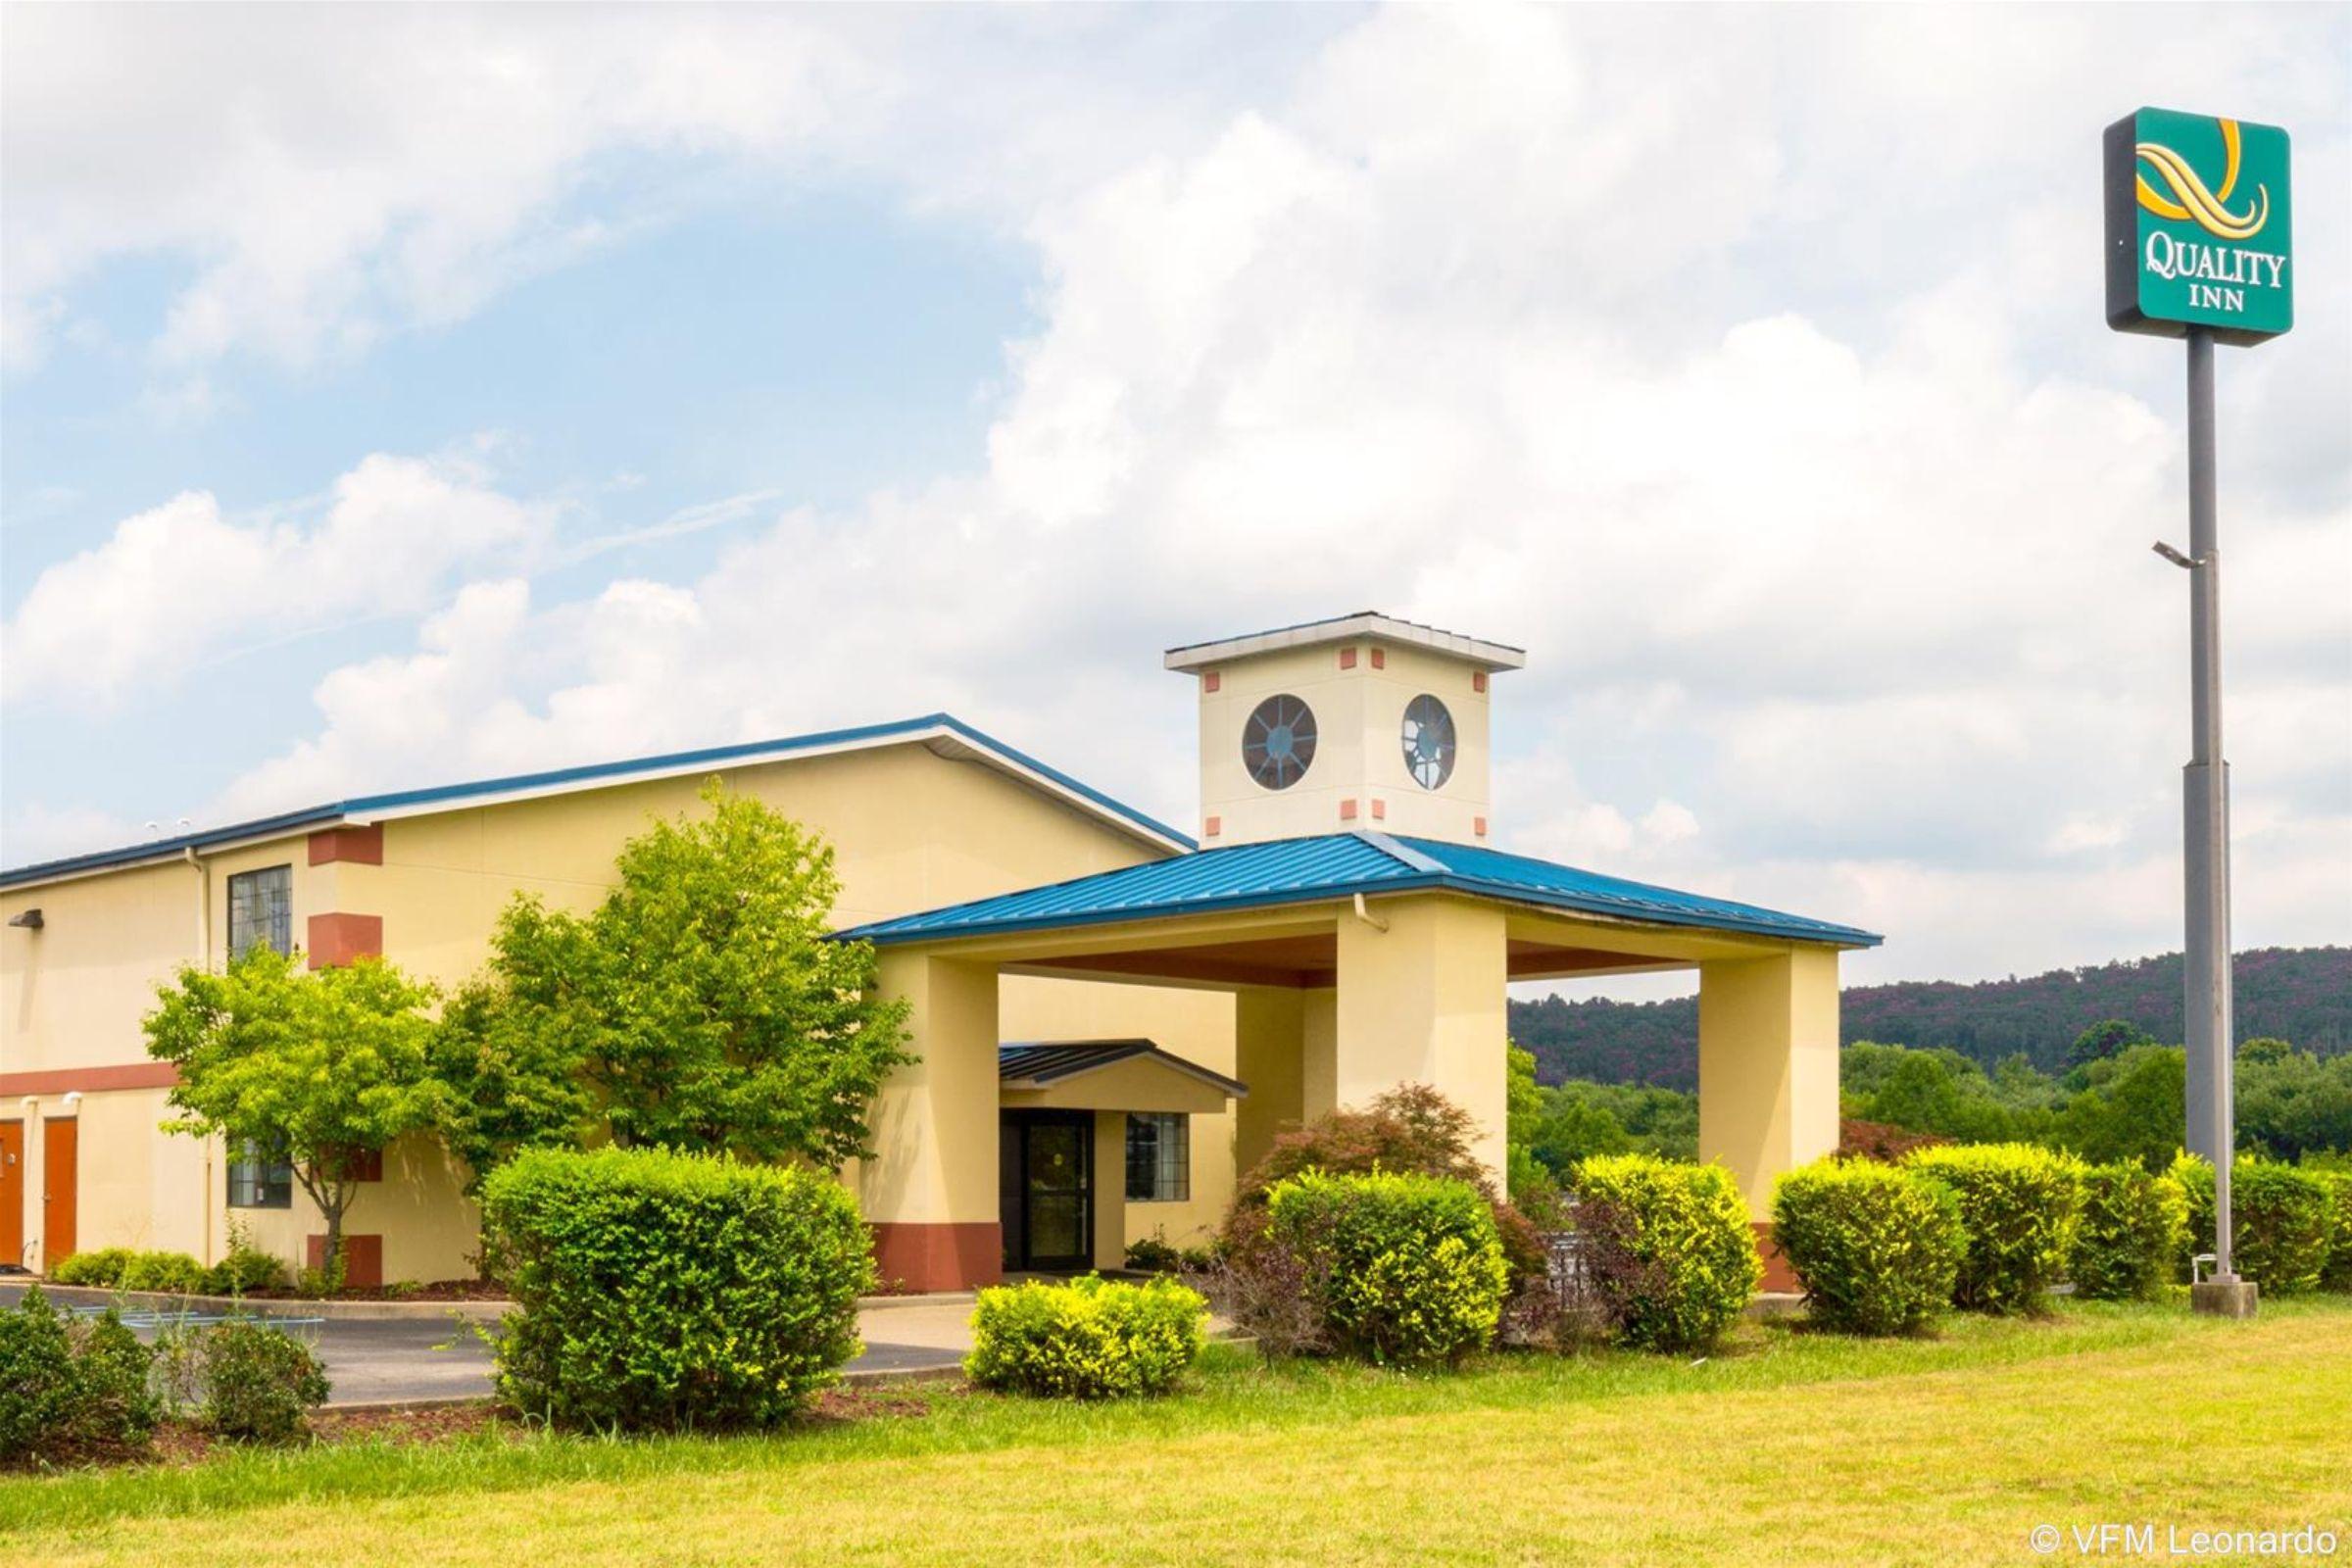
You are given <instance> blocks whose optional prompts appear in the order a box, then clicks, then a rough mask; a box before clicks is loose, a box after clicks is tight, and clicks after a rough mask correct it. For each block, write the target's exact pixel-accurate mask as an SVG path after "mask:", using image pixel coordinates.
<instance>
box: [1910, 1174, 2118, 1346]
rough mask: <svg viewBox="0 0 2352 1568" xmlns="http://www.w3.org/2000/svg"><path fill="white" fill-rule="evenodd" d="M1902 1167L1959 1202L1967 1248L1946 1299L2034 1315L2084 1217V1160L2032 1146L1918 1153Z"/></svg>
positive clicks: (1978, 1307) (2060, 1275)
mask: <svg viewBox="0 0 2352 1568" xmlns="http://www.w3.org/2000/svg"><path fill="white" fill-rule="evenodd" d="M1903 1165H1904V1168H1905V1169H1908V1170H1914V1171H1917V1172H1919V1173H1920V1174H1921V1175H1923V1176H1926V1177H1929V1178H1931V1179H1933V1180H1935V1181H1939V1182H1941V1183H1943V1184H1944V1185H1945V1186H1946V1187H1948V1188H1950V1189H1951V1190H1952V1195H1953V1196H1954V1197H1955V1198H1957V1199H1958V1200H1959V1202H1960V1223H1961V1224H1962V1225H1964V1226H1966V1227H1967V1228H1968V1250H1967V1251H1966V1252H1965V1253H1964V1254H1963V1255H1962V1257H1961V1260H1960V1273H1959V1276H1958V1278H1957V1279H1956V1280H1955V1281H1954V1282H1953V1285H1952V1301H1953V1304H1955V1305H1958V1306H1964V1307H1968V1308H1970V1309H1972V1310H1975V1311H1980V1312H2038V1311H2042V1310H2044V1309H2046V1307H2047V1306H2048V1294H2049V1288H2050V1287H2051V1286H2052V1285H2054V1284H2056V1283H2057V1282H2058V1281H2059V1280H2060V1279H2061V1278H2063V1277H2064V1275H2065V1273H2066V1261H2067V1257H2068V1254H2070V1253H2071V1252H2072V1251H2073V1250H2074V1245H2075V1231H2076V1227H2077V1224H2078V1222H2079V1220H2080V1218H2081V1215H2082V1189H2081V1187H2080V1185H2079V1179H2078V1173H2079V1172H2080V1171H2081V1169H2082V1162H2081V1161H2079V1160H2077V1159H2075V1158H2074V1157H2072V1156H2071V1155H2067V1154H2058V1153H2053V1152H2050V1151H2049V1150H2046V1149H2041V1148H2037V1147H2036V1146H2034V1145H2032V1144H1969V1145H1954V1146H1951V1147H1948V1148H1942V1149H1922V1150H1916V1151H1914V1152H1911V1153H1910V1154H1907V1155H1905V1156H1904V1158H1903Z"/></svg>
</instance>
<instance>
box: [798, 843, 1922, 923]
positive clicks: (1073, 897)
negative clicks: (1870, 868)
mask: <svg viewBox="0 0 2352 1568" xmlns="http://www.w3.org/2000/svg"><path fill="white" fill-rule="evenodd" d="M1433 889H1434V890H1439V891H1445V892H1452V893H1464V894H1469V895H1471V896H1473V897H1479V898H1489V899H1497V900H1501V901H1504V902H1506V903H1512V904H1522V905H1530V906H1534V907H1540V908H1552V909H1565V910H1571V911H1574V912H1577V913H1583V914H1600V915H1610V916H1614V917H1616V918H1618V919H1623V920H1642V921H1649V922H1652V923H1655V924H1660V925H1678V926H1692V927H1698V928H1702V929H1706V930H1713V931H1737V932H1742V933H1745V934H1748V935H1752V936H1766V937H1777V938H1781V939H1784V940H1789V941H1796V942H1820V943H1826V944H1828V945H1830V946H1832V947H1839V948H1875V947H1877V946H1878V945H1879V943H1880V942H1881V941H1882V940H1884V939H1883V938H1881V937H1880V936H1878V935H1877V934H1876V933H1875V932H1870V931H1863V930H1858V929H1856V928H1855V927H1853V926H1847V925H1835V924H1832V923H1831V922H1829V921H1827V920H1815V919H1811V918H1809V917H1807V916H1805V915H1801V914H1785V913H1782V912H1781V911H1779V910H1777V909H1765V908H1759V907H1756V906H1755V905H1752V904H1735V903H1733V902H1732V901H1730V900H1728V899H1711V898H1707V897H1705V896H1703V895H1701V894H1697V893H1684V892H1681V891H1678V890H1677V889H1674V888H1662V887H1653V886H1651V885H1649V884H1648V883H1644V882H1628V881H1626V880H1624V879H1623V878H1621V877H1613V876H1601V875H1599V874H1597V873H1596V872H1593V871H1580V870H1578V869H1576V868H1575V867H1574V866H1568V865H1558V864H1554V863H1553V862H1552V861H1549V860H1539V859H1535V858H1531V857H1529V856H1524V855H1506V854H1504V853H1503V852H1501V851H1500V850H1490V849H1485V848H1482V847H1480V846H1477V845H1471V844H1448V843H1445V842H1443V841H1441V840H1438V839H1414V838H1392V837H1390V836H1389V835H1388V834H1385V833H1366V832H1360V831H1359V832H1354V833H1333V834H1326V835H1321V836H1318V837H1314V838H1302V839H1270V840H1267V841H1265V842H1263V843H1258V844H1236V845H1231V846H1228V847H1226V848H1223V849H1215V850H1201V851H1198V852H1196V853H1195V854H1192V855H1179V856H1177V857H1175V858H1172V859H1166V860H1153V861H1150V862H1148V863H1146V864H1143V865H1131V866H1126V867H1123V868H1121V869H1119V870H1115V871H1103V872H1099V873H1097V874H1096V875H1093V876H1085V877H1079V878H1078V879H1076V880H1075V881H1070V882H1056V883H1053V884H1051V885H1050V886H1046V887H1039V888H1029V889H1026V890H1025V891H1022V892H1019V893H1005V894H1000V895H998V896H997V897H995V898H989V899H975V900H973V901H972V902H970V903H968V904H955V905H949V906H948V907H945V908H939V909H929V910H925V911H922V912H920V913H916V914H907V915H901V916H899V917H898V918H896V919H891V920H877V921H874V922H873V923H871V924H869V925H861V926H858V927H856V928H854V929H852V930H849V931H845V932H842V933H840V934H841V935H842V936H844V937H851V938H862V939H864V940H866V941H869V942H873V943H877V944H882V945H888V944H891V943H900V942H921V941H936V940H939V939H942V938H954V937H978V936H994V935H999V934H1002V933H1005V932H1015V931H1042V930H1048V929H1052V928H1056V927H1066V926H1077V925H1092V924H1105V923H1109V922H1112V921H1119V920H1150V919H1155V918H1165V917H1172V916H1177V915H1187V914H1208V913H1215V912H1220V911H1225V910H1233V909H1252V908H1266V907H1275V906H1279V905H1285V904H1309V903H1317V902H1321V901H1323V900H1328V899H1344V898H1347V897H1348V896H1350V895H1352V894H1357V893H1364V894H1382V893H1411V892H1419V891H1424V890H1433Z"/></svg>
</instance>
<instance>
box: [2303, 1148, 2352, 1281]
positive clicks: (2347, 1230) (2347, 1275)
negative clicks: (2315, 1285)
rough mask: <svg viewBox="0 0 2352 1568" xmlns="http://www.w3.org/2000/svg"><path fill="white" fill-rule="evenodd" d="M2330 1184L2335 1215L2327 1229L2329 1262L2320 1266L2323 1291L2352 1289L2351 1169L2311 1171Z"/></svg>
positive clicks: (2330, 1205) (2331, 1203)
mask: <svg viewBox="0 0 2352 1568" xmlns="http://www.w3.org/2000/svg"><path fill="white" fill-rule="evenodd" d="M2312 1174H2313V1175H2315V1176H2317V1177H2319V1179H2320V1180H2322V1181H2324V1182H2326V1183H2327V1191H2328V1196H2329V1199H2330V1203H2329V1213H2330V1215H2331V1216H2332V1218H2331V1220H2330V1222H2329V1225H2328V1229H2327V1266H2326V1267H2324V1268H2322V1269H2321V1270H2320V1289H2321V1290H2323V1291H2343V1292H2352V1171H2344V1170H2321V1171H2314V1172H2312Z"/></svg>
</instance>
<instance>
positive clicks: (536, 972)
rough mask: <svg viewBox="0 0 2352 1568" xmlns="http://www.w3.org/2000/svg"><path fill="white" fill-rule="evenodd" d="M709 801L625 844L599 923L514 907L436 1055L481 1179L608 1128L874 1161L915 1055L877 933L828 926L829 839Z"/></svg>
mask: <svg viewBox="0 0 2352 1568" xmlns="http://www.w3.org/2000/svg"><path fill="white" fill-rule="evenodd" d="M703 801H704V803H705V804H706V805H707V806H708V807H709V811H708V813H707V814H704V815H700V816H680V817H678V818H676V819H673V820H667V821H660V822H656V823H655V824H654V825H653V826H652V827H650V828H648V829H647V830H646V831H645V832H644V833H642V834H640V835H639V836H637V837H636V838H633V839H631V840H629V842H628V843H627V844H626V845H625V846H623V847H622V849H621V852H620V857H619V860H618V865H617V869H618V872H619V883H618V885H617V886H615V887H614V888H613V891H612V892H611V893H610V894H609V895H608V896H607V897H606V898H605V900H604V902H603V903H602V904H601V905H599V906H598V907H597V908H596V909H594V910H593V911H592V912H590V913H588V914H587V915H585V916H581V915H575V914H571V913H568V912H566V911H564V910H559V909H549V908H547V907H544V906H542V905H540V904H539V903H538V902H537V901H536V900H533V899H531V898H529V897H527V896H524V895H517V896H516V898H515V902H514V903H513V904H512V905H511V906H509V907H508V908H507V910H506V912H505V913H504V914H503V915H502V916H501V918H500V920H499V923H498V928H497V930H496V932H495V933H494V935H493V937H492V940H491V957H490V962H489V965H488V967H487V968H486V969H485V970H484V971H483V973H482V974H481V975H479V976H477V977H476V978H475V979H474V980H472V981H470V982H468V983H467V984H466V987H465V988H464V989H463V990H462V991H461V992H460V993H459V995H458V996H457V998H456V999H455V1000H454V1001H453V1002H452V1004H451V1005H450V1007H449V1009H448V1014H447V1017H446V1020H445V1024H444V1027H443V1029H442V1031H441V1035H440V1038H439V1041H438V1043H437V1046H436V1059H437V1061H438V1063H439V1066H440V1069H441V1071H442V1072H443V1074H444V1075H445V1076H446V1078H447V1080H448V1081H449V1083H450V1085H451V1086H452V1088H453V1090H454V1091H455V1095H454V1106H453V1114H452V1116H451V1118H450V1122H449V1128H448V1136H449V1140H450V1144H451V1146H452V1148H453V1149H455V1150H456V1152H458V1153H459V1154H460V1155H462V1156H463V1157H464V1158H465V1159H466V1162H467V1163H468V1164H469V1165H471V1166H472V1167H473V1170H474V1172H475V1177H476V1180H477V1181H478V1180H479V1178H480V1177H482V1176H484V1175H487V1174H488V1172H489V1171H490V1170H491V1169H492V1168H494V1167H496V1166H497V1165H498V1164H500V1163H501V1162H503V1161H504V1160H505V1159H507V1158H508V1157H510V1156H511V1155H512V1154H514V1153H515V1152H516V1151H518V1150H520V1149H524V1148H530V1147H538V1146H567V1145H583V1144H594V1143H598V1142H601V1141H603V1140H604V1139H606V1138H608V1137H609V1138H610V1139H611V1141H612V1142H613V1143H615V1144H619V1145H623V1146H661V1147H663V1148H669V1149H676V1150H684V1151H693V1152H731V1153H735V1154H740V1155H744V1156H747V1157H750V1158H756V1159H766V1160H785V1159H795V1158H799V1159H806V1160H808V1161H809V1162H810V1163H812V1164H815V1165H817V1166H820V1167H823V1168H825V1169H828V1170H830V1169H835V1168H838V1167H839V1166H840V1165H841V1163H842V1162H843V1161H845V1160H847V1159H851V1158H854V1157H856V1156H858V1155H860V1154H864V1153H867V1152H869V1151H868V1149H867V1137H868V1133H867V1124H866V1117H867V1113H868V1109H869V1107H870V1105H871V1103H872V1102H873V1098H874V1096H875V1094H876V1093H878V1092H879V1091H880V1089H881V1087H882V1082H883V1080H884V1078H886V1077H887V1076H888V1075H889V1073H890V1072H891V1070H892V1069H893V1068H896V1067H898V1066H901V1065H903V1064H904V1063H907V1062H908V1061H911V1060H912V1059H913V1057H912V1056H910V1055H909V1054H907V1050H906V1045H907V1028H906V1019H907V1008H906V1004H905V1003H903V1002H899V1001H891V1000H884V999H883V998H881V997H879V996H877V995H876V994H875V977H876V968H877V965H876V960H875V957H874V951H873V948H872V947H871V946H870V945H869V944H866V943H862V942H837V941H834V940H832V938H831V937H830V936H829V935H828V932H829V930H830V929H831V923H832V909H833V902H834V899H835V898H836V896H837V895H838V894H839V892H840V886H841V884H840V879H839V878H838V876H837V875H836V874H835V872H834V869H833V852H832V850H831V848H830V847H829V846H827V845H826V844H825V843H824V842H823V841H822V840H821V839H820V838H818V837H817V836H815V835H814V834H811V833H809V832H807V831H805V830H804V829H803V828H801V827H800V826H799V825H798V824H797V823H794V822H792V821H791V820H789V819H788V818H786V817H784V816H782V815H781V814H779V813H778V812H776V811H775V810H774V809H771V808H769V807H767V806H766V805H764V804H762V803H760V802H759V801H757V800H753V799H750V798H748V797H744V796H738V795H730V794H728V793H727V792H726V790H725V789H724V788H723V787H722V786H721V785H720V784H719V783H718V782H717V781H716V780H715V779H714V780H712V781H711V783H710V784H709V785H708V786H706V787H705V789H704V791H703Z"/></svg>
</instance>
